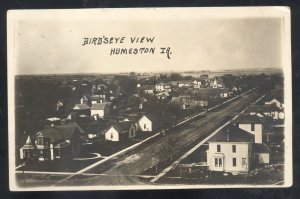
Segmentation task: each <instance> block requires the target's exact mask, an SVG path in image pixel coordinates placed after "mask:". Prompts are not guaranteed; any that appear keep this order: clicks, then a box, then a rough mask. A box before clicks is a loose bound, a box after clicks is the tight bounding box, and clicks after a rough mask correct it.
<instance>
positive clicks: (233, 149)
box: [232, 145, 236, 153]
mask: <svg viewBox="0 0 300 199" xmlns="http://www.w3.org/2000/svg"><path fill="white" fill-rule="evenodd" d="M232 153H236V145H232Z"/></svg>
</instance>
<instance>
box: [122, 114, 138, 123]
mask: <svg viewBox="0 0 300 199" xmlns="http://www.w3.org/2000/svg"><path fill="white" fill-rule="evenodd" d="M140 118H141V116H140V115H127V116H125V118H124V119H128V120H129V121H133V122H138V121H139V119H140Z"/></svg>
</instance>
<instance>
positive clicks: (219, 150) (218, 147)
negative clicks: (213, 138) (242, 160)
mask: <svg viewBox="0 0 300 199" xmlns="http://www.w3.org/2000/svg"><path fill="white" fill-rule="evenodd" d="M217 152H221V145H219V144H218V145H217Z"/></svg>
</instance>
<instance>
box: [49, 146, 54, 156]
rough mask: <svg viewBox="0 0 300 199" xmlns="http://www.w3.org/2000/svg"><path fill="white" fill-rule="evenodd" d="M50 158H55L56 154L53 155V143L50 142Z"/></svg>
mask: <svg viewBox="0 0 300 199" xmlns="http://www.w3.org/2000/svg"><path fill="white" fill-rule="evenodd" d="M50 159H51V160H54V155H53V144H50Z"/></svg>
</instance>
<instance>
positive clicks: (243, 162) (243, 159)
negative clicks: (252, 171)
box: [242, 158, 247, 167]
mask: <svg viewBox="0 0 300 199" xmlns="http://www.w3.org/2000/svg"><path fill="white" fill-rule="evenodd" d="M242 167H247V158H242Z"/></svg>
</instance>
